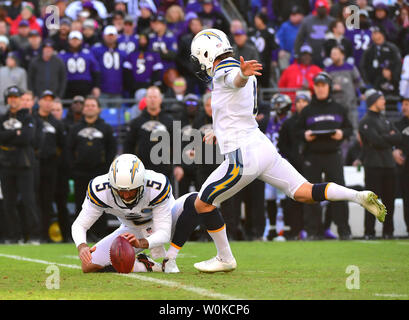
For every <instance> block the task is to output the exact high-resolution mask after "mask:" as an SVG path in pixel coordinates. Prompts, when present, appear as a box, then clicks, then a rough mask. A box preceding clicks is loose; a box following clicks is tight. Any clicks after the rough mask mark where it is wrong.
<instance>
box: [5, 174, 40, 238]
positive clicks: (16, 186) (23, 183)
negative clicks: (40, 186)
mask: <svg viewBox="0 0 409 320" xmlns="http://www.w3.org/2000/svg"><path fill="white" fill-rule="evenodd" d="M33 177H34V175H33V169H32V168H2V169H1V171H0V179H1V189H2V192H3V205H4V207H3V208H4V210H3V211H4V212H3V219H2V220H3V226H2V229H3V233H4V235H3V236H4V238H5V239H9V240H12V241H16V240H19V239H22V238H23V233H22V221H21V220H20V217H19V214H18V212H17V198H18V196H20V197H21V200H22V202H23V208H24V210H23V218H24V224H25V226H26V228H27V233H28V237H29V238H30V239H31V240H33V239H35V240H38V239H39V238H40V221H39V216H38V209H37V205H36V200H35V196H34V178H33Z"/></svg>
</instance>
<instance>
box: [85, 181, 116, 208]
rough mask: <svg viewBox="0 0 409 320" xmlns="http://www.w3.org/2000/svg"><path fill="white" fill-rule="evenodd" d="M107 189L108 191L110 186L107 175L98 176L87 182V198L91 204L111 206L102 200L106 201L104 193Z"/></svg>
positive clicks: (102, 206) (101, 206) (103, 206)
mask: <svg viewBox="0 0 409 320" xmlns="http://www.w3.org/2000/svg"><path fill="white" fill-rule="evenodd" d="M108 191H110V186H109V182H108V179H107V175H102V176H98V177H96V178H94V179H92V180H91V181H90V182H89V184H88V188H87V198H88V199H89V201H91V203H92V204H94V205H95V206H97V207H99V208H103V209H106V208H111V206H109V205H107V204H106V202H104V201H106V194H107V192H108Z"/></svg>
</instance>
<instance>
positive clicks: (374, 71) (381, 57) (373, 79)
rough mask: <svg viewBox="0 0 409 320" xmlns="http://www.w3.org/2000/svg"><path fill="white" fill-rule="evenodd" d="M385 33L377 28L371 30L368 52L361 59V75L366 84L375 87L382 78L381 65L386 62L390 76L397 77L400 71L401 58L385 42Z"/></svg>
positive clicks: (396, 50) (391, 44)
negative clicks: (389, 69)
mask: <svg viewBox="0 0 409 320" xmlns="http://www.w3.org/2000/svg"><path fill="white" fill-rule="evenodd" d="M384 32H385V31H384V30H383V29H380V28H378V27H373V28H372V41H373V43H372V44H371V45H370V47H369V48H368V50H366V51H365V52H364V54H363V55H362V59H361V62H360V63H361V68H360V70H361V74H362V78H363V79H364V81H365V83H366V84H370V85H372V86H375V84H376V83H377V82H378V81H379V79H380V78H381V76H382V68H381V65H384V64H385V62H386V61H388V62H387V63H388V64H389V66H390V68H391V70H392V75H393V76H394V77H397V78H398V77H399V74H400V71H401V61H400V60H401V56H400V53H399V49H398V48H397V47H396V46H395V45H394V44H393V43H391V42H389V41H386V40H385V33H384Z"/></svg>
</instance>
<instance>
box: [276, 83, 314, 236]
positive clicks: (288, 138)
mask: <svg viewBox="0 0 409 320" xmlns="http://www.w3.org/2000/svg"><path fill="white" fill-rule="evenodd" d="M310 101H311V98H310V92H309V91H298V92H297V93H296V96H295V113H294V114H293V115H292V116H291V117H290V118H288V119H286V120H285V121H284V122H283V124H282V125H281V129H280V131H279V133H278V140H277V150H278V151H279V153H280V154H281V156H282V157H284V158H286V159H287V160H288V162H290V163H291V164H292V165H293V167H294V168H295V169H297V171H298V172H302V167H303V155H302V149H303V144H302V141H301V140H300V139H299V138H298V137H297V134H296V125H297V121H298V117H299V115H300V113H301V111H302V110H303V109H304V108H305V107H306V106H307V105H308V104H309V103H310ZM273 205H274V203H273ZM273 210H274V208H273ZM283 211H284V220H285V221H286V224H288V225H289V227H290V231H289V232H288V234H285V238H286V239H289V240H291V239H294V240H295V239H298V237H299V234H300V232H301V230H303V228H304V217H303V204H302V203H300V202H297V201H294V200H293V199H290V198H288V197H287V198H286V199H285V203H284V206H283Z"/></svg>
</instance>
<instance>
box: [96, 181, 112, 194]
mask: <svg viewBox="0 0 409 320" xmlns="http://www.w3.org/2000/svg"><path fill="white" fill-rule="evenodd" d="M108 187H109V182H104V183H103V184H102V185H100V184H97V185H96V186H95V190H96V191H97V192H100V191H103V190H105V189H106V188H108Z"/></svg>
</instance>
